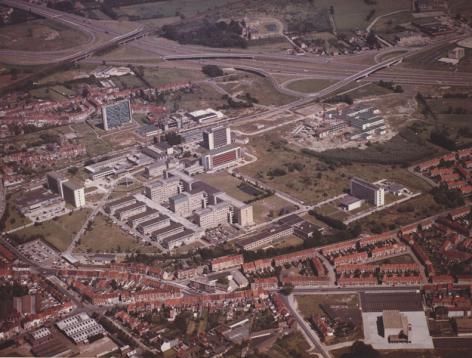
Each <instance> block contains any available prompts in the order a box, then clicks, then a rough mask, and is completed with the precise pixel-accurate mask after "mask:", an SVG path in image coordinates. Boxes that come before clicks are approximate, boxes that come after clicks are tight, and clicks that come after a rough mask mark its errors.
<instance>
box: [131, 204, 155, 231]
mask: <svg viewBox="0 0 472 358" xmlns="http://www.w3.org/2000/svg"><path fill="white" fill-rule="evenodd" d="M159 216H160V214H159V211H157V210H156V209H152V208H147V209H146V211H145V212H143V213H139V214H137V215H134V216H131V217H130V218H129V219H128V225H129V226H131V227H133V228H134V227H136V226H138V225H139V224H141V223H143V222H146V221H149V220H152V219H155V218H157V217H159Z"/></svg>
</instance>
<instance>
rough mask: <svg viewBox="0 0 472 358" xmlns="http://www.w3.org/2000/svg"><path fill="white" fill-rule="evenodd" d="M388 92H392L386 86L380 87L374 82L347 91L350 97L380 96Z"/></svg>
mask: <svg viewBox="0 0 472 358" xmlns="http://www.w3.org/2000/svg"><path fill="white" fill-rule="evenodd" d="M389 93H392V91H390V90H388V89H387V88H384V87H380V86H378V85H376V84H375V83H371V84H368V85H367V86H362V87H359V88H357V89H355V90H353V91H351V92H349V94H348V95H349V97H351V98H352V99H360V98H364V97H373V96H382V95H384V94H389Z"/></svg>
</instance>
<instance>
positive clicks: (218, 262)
mask: <svg viewBox="0 0 472 358" xmlns="http://www.w3.org/2000/svg"><path fill="white" fill-rule="evenodd" d="M243 263H244V257H243V255H241V254H239V255H229V256H221V257H217V258H215V259H212V260H211V270H212V271H215V272H216V271H223V270H226V269H229V268H233V267H238V266H241V265H242V264H243Z"/></svg>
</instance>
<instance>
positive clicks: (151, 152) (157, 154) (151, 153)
mask: <svg viewBox="0 0 472 358" xmlns="http://www.w3.org/2000/svg"><path fill="white" fill-rule="evenodd" d="M141 151H142V152H143V153H144V154H146V155H147V156H148V157H151V158H153V159H155V160H163V159H165V158H167V153H166V151H164V150H162V149H161V148H159V147H157V146H155V145H148V146H147V147H144V148H143V149H142V150H141Z"/></svg>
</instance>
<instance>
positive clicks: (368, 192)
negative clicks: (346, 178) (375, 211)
mask: <svg viewBox="0 0 472 358" xmlns="http://www.w3.org/2000/svg"><path fill="white" fill-rule="evenodd" d="M351 195H352V196H355V197H356V198H359V199H364V200H366V201H367V202H369V203H371V204H373V205H375V206H377V207H378V206H383V205H384V204H385V190H384V188H383V187H380V186H378V185H375V184H371V183H369V182H367V181H365V180H363V179H361V178H357V177H355V178H352V179H351Z"/></svg>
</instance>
